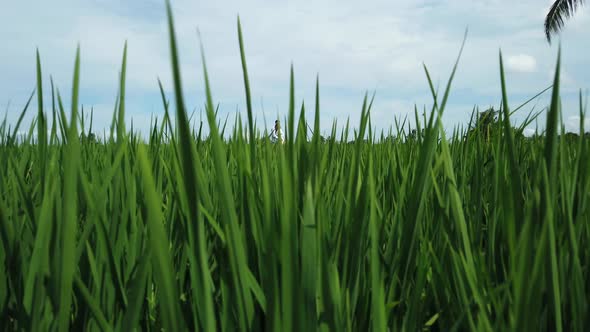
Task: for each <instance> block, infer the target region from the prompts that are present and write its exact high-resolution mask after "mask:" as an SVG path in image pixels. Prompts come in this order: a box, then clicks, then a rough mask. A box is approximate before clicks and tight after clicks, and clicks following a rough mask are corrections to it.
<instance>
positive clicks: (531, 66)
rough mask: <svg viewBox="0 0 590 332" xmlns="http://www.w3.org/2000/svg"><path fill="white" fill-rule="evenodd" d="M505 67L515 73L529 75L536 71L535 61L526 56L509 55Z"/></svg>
mask: <svg viewBox="0 0 590 332" xmlns="http://www.w3.org/2000/svg"><path fill="white" fill-rule="evenodd" d="M506 67H507V68H508V69H510V70H512V71H516V72H524V73H531V72H534V71H535V70H536V69H537V60H535V58H534V57H532V56H530V55H527V54H518V55H511V56H509V57H508V59H507V60H506Z"/></svg>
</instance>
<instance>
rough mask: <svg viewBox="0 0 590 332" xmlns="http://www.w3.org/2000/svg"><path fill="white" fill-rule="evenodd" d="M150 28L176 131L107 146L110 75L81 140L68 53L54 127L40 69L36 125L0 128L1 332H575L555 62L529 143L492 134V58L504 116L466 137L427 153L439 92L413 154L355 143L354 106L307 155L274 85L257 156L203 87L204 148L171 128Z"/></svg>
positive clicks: (577, 195)
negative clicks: (497, 108)
mask: <svg viewBox="0 0 590 332" xmlns="http://www.w3.org/2000/svg"><path fill="white" fill-rule="evenodd" d="M169 14H170V12H169ZM169 22H170V40H171V51H172V56H171V59H172V66H173V73H174V83H175V86H174V92H175V98H174V100H175V103H174V104H169V102H168V99H167V97H166V96H165V95H164V93H162V98H163V105H164V107H165V109H166V114H168V110H169V109H170V113H172V112H175V114H176V121H175V122H174V123H172V122H171V121H169V117H168V116H167V117H165V118H164V120H163V121H161V122H160V123H159V124H158V123H154V124H153V126H152V131H151V133H150V135H149V140H148V141H146V142H144V141H142V140H141V139H140V138H139V136H137V135H136V134H134V133H132V132H126V131H125V123H124V119H125V114H124V113H125V111H124V105H125V91H124V87H125V62H126V61H125V58H126V57H125V56H124V60H123V68H122V75H121V82H120V93H119V98H118V103H117V106H116V109H115V114H114V116H113V127H112V132H111V134H112V135H111V139H108V140H106V141H104V142H102V141H101V142H97V141H95V140H94V139H93V138H94V137H93V136H92V135H91V134H89V133H88V132H85V133H84V135H81V132H82V131H83V130H84V129H83V128H84V127H86V125H85V124H84V123H83V121H82V119H83V118H84V117H79V116H78V114H79V113H78V110H77V105H78V104H79V102H78V97H77V91H78V80H79V77H78V72H79V59H80V57H79V53H78V55H77V57H76V66H75V74H74V84H73V98H72V99H73V100H72V103H71V105H72V107H71V111H70V118H69V119H68V118H67V116H66V111H65V107H64V104H63V102H62V100H61V98H60V97H59V93H58V92H57V91H56V90H54V91H51V96H52V100H53V101H54V102H53V103H52V105H50V107H49V108H48V109H50V110H51V111H50V112H49V114H52V115H53V116H52V117H50V118H48V117H47V116H46V115H45V114H46V113H48V112H46V111H45V109H44V107H46V105H43V104H42V100H43V99H42V97H41V96H42V91H41V86H42V84H41V82H42V72H41V64H40V61H39V62H38V63H37V66H38V67H37V68H38V81H39V82H38V89H37V95H38V96H39V99H38V100H39V110H38V117H37V121H36V125H35V126H33V127H31V129H30V134H29V135H28V136H27V137H25V138H24V139H22V140H16V134H17V132H18V129H19V128H18V127H17V128H14V129H10V128H9V127H8V126H7V124H6V122H4V124H3V125H2V126H1V127H0V140H1V142H0V194H1V196H0V248H1V250H0V264H1V265H2V268H1V269H0V330H2V331H12V330H26V331H47V330H52V331H65V330H68V329H70V330H74V331H87V330H103V331H110V330H117V331H132V330H133V329H134V328H138V329H139V330H143V331H155V330H158V331H159V330H160V329H161V328H164V329H165V330H166V331H182V330H201V331H214V330H224V331H234V330H244V331H245V330H250V331H262V330H264V331H271V330H272V331H291V330H293V331H302V330H304V329H306V330H307V329H309V330H310V331H314V330H331V331H365V330H369V329H371V330H375V331H386V330H388V329H390V330H392V331H393V330H404V331H416V330H421V329H423V328H427V329H432V330H441V331H452V330H485V331H506V330H511V331H533V330H534V331H537V330H545V331H555V330H557V331H561V330H574V331H582V330H585V329H586V328H587V327H588V326H589V325H590V321H589V318H588V315H587V312H588V302H587V300H588V296H587V295H588V291H589V289H588V282H587V280H589V279H588V273H589V270H588V269H589V267H590V243H589V241H590V228H589V227H588V220H590V210H589V208H590V207H589V204H588V203H589V202H590V196H589V195H590V194H589V193H590V158H588V153H589V152H590V146H589V143H590V142H589V141H588V139H587V138H585V135H581V136H579V137H577V138H573V139H572V138H569V139H565V138H564V136H563V135H559V131H560V129H561V126H559V125H558V123H559V114H560V109H559V103H558V97H559V94H558V91H559V68H560V65H559V60H558V64H557V69H556V75H555V82H554V84H553V97H552V104H551V106H550V107H549V108H548V111H547V112H548V116H547V128H546V129H547V130H546V133H545V135H543V136H537V137H535V138H525V137H523V136H522V135H518V131H515V130H513V128H512V127H511V125H510V119H509V115H510V109H509V107H508V105H509V103H508V100H507V99H506V85H505V82H504V75H503V69H502V61H501V56H500V66H501V70H500V75H501V78H502V92H503V97H504V98H503V107H502V111H501V112H500V113H499V114H498V121H495V122H493V125H492V126H494V128H496V129H497V130H486V134H485V135H477V134H475V135H463V134H462V133H461V132H459V131H457V132H456V133H454V134H453V135H452V137H445V133H444V131H443V130H442V124H441V120H440V117H441V116H442V114H443V112H444V108H445V104H446V100H447V98H448V97H449V91H450V85H451V80H449V84H448V86H447V88H446V90H445V91H444V94H443V95H440V96H439V95H438V94H437V93H436V91H435V90H434V89H432V93H433V99H434V101H435V102H434V103H433V104H434V106H433V108H432V110H431V112H430V113H429V114H430V116H428V117H427V118H426V119H425V121H424V122H422V125H423V127H422V128H418V132H421V133H423V135H418V136H416V137H413V138H408V139H404V138H403V133H402V130H401V129H400V130H399V131H398V133H397V134H398V135H397V136H398V138H399V139H395V140H375V139H374V137H375V136H377V135H376V133H374V132H373V129H372V127H371V126H370V109H371V101H370V100H369V99H368V98H366V99H365V101H364V103H363V106H362V116H361V121H360V123H361V124H360V127H359V128H357V131H356V132H355V133H354V134H353V135H349V134H348V128H346V129H344V130H343V131H342V136H341V137H342V140H335V139H334V138H335V137H336V136H337V135H336V134H337V132H336V129H334V130H333V132H332V135H331V137H332V138H331V139H329V140H322V139H321V137H320V136H319V128H320V126H319V112H320V110H319V95H320V91H319V90H320V89H319V84H318V88H317V90H316V93H317V95H316V96H317V97H316V101H315V107H314V114H315V119H313V121H312V122H313V127H314V132H315V133H316V134H314V135H312V136H311V137H306V134H305V133H306V132H307V131H306V129H307V121H306V119H305V117H304V115H305V112H304V110H303V109H302V110H301V112H297V113H299V114H300V116H299V118H298V119H296V110H295V106H294V105H295V91H294V89H293V86H294V85H293V82H294V75H293V71H292V72H291V97H290V101H289V105H290V108H289V116H288V121H287V125H286V136H287V141H286V143H285V144H284V145H280V144H279V145H275V144H272V143H270V142H269V141H268V139H263V137H264V135H262V134H261V133H260V130H259V129H258V128H257V127H256V124H255V123H254V122H253V116H252V108H251V105H250V102H248V108H247V111H248V120H249V121H247V124H248V128H249V129H248V130H247V131H246V129H245V128H244V127H245V126H243V125H242V122H241V121H237V122H236V124H235V126H234V128H233V131H232V133H231V135H230V136H231V138H230V139H228V140H222V139H221V137H223V136H222V133H220V131H219V130H220V129H219V128H218V126H217V119H216V117H215V109H214V106H213V105H214V101H213V99H212V97H211V93H210V92H211V90H210V89H209V84H208V79H207V72H206V70H204V73H205V85H206V88H207V115H208V123H209V125H210V129H211V135H209V136H207V137H202V136H201V133H200V131H195V130H193V128H191V127H190V126H189V122H188V119H187V112H186V110H185V108H184V102H183V99H182V94H183V92H182V87H181V85H180V81H181V80H180V68H179V67H178V62H177V54H176V41H175V38H174V29H173V24H172V19H171V14H170V20H169ZM239 35H240V49H241V51H242V53H241V54H242V62H243V69H244V81H245V83H246V84H245V87H246V89H245V91H246V96H247V100H248V101H249V100H250V95H249V87H248V78H247V70H246V61H245V56H244V53H245V52H244V47H243V43H242V38H241V31H240V32H239ZM203 63H204V61H203ZM204 67H205V66H204ZM455 68H456V66H455ZM426 73H427V76H428V71H426ZM453 73H454V70H453ZM451 79H452V76H451ZM428 81H429V82H430V79H429V76H428ZM430 86H431V88H432V84H430ZM162 91H163V89H162ZM25 111H26V109H25ZM580 112H581V113H583V107H582V101H581V100H580ZM583 118H584V117H583V114H582V119H583ZM417 119H418V116H417ZM392 121H393V120H392ZM582 124H583V122H582V123H581V125H582ZM35 128H37V129H38V130H37V139H35V140H33V139H32V138H31V137H33V136H34V135H33V133H34V131H35ZM486 128H488V127H486ZM246 132H247V133H248V135H246ZM581 132H582V133H583V132H584V129H583V127H582V128H581ZM115 133H116V134H117V135H115ZM81 136H82V137H83V138H84V139H82V140H80V139H79V138H80V137H81ZM115 136H116V138H115ZM350 136H353V138H354V139H353V141H352V143H351V144H349V143H344V142H346V141H348V139H347V138H350ZM365 138H366V139H365ZM250 142H253V143H250ZM254 142H255V143H254Z"/></svg>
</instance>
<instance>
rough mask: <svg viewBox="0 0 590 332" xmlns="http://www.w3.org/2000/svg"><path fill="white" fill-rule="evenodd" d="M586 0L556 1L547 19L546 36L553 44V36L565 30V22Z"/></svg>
mask: <svg viewBox="0 0 590 332" xmlns="http://www.w3.org/2000/svg"><path fill="white" fill-rule="evenodd" d="M583 2H584V0H556V1H555V2H554V3H553V5H552V6H551V8H550V9H549V12H548V13H547V16H546V17H545V35H546V36H547V41H549V43H551V35H552V34H554V33H558V32H559V31H560V30H561V28H563V24H564V21H565V20H566V19H568V18H570V17H571V16H573V14H574V13H575V11H576V9H578V7H579V5H581V4H582V3H583Z"/></svg>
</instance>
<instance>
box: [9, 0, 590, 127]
mask: <svg viewBox="0 0 590 332" xmlns="http://www.w3.org/2000/svg"><path fill="white" fill-rule="evenodd" d="M505 3H506V2H505V1H500V0H470V1H467V0H448V1H440V2H433V1H431V0H428V1H417V2H403V3H396V2H392V1H389V0H376V1H372V2H371V3H370V4H361V3H346V4H343V3H340V2H335V1H322V2H314V3H311V2H296V3H288V4H287V3H268V2H264V1H253V0H249V1H241V2H238V1H225V2H224V3H218V2H206V3H201V2H199V3H196V2H192V1H188V0H177V1H174V2H173V7H174V17H175V23H176V32H177V37H178V43H179V46H180V57H181V66H182V69H183V72H182V76H183V83H184V88H185V90H184V92H185V95H186V97H187V103H188V104H189V105H188V106H189V108H190V109H191V110H192V108H193V107H195V106H197V107H200V106H201V105H202V103H203V100H202V89H203V79H202V68H201V62H200V54H199V48H198V39H197V33H196V28H197V27H198V28H199V29H200V31H201V34H202V38H203V44H204V47H205V55H206V58H207V65H208V71H209V75H210V79H211V84H212V88H213V97H214V99H215V101H216V102H219V103H220V105H221V106H220V109H221V114H223V116H225V114H228V113H230V114H233V113H234V112H235V110H236V105H237V106H239V109H240V110H242V111H243V110H244V109H245V106H244V104H245V103H244V99H245V97H244V91H243V80H242V72H241V63H240V58H239V49H238V42H237V27H236V16H237V14H240V17H241V20H242V27H243V29H244V30H243V32H244V41H245V45H246V57H247V62H248V70H249V76H250V86H251V89H252V96H253V103H254V108H255V116H257V117H258V118H260V119H261V118H262V111H261V108H262V107H260V102H259V101H260V100H261V98H264V106H265V114H264V115H265V116H266V117H267V121H270V120H269V118H270V117H271V115H272V116H273V117H274V116H275V114H277V109H278V112H279V113H280V115H281V116H282V115H284V114H286V109H287V105H288V98H289V66H290V64H291V63H293V64H294V69H295V84H296V87H295V92H296V98H297V105H300V104H301V100H302V99H305V101H306V104H307V105H309V106H311V105H312V104H313V98H314V92H315V91H314V84H315V77H316V74H318V73H319V75H320V85H321V92H320V93H321V96H322V97H321V104H322V126H323V129H324V130H329V129H330V126H331V124H332V121H331V120H332V119H339V124H343V123H344V122H345V120H346V118H347V117H350V119H351V123H352V120H354V121H356V120H357V119H358V117H359V115H360V109H361V103H362V97H363V95H364V92H365V91H366V90H368V91H369V92H372V91H373V90H376V92H377V97H376V100H375V103H374V110H375V113H374V114H375V119H376V120H377V119H378V121H375V123H376V124H378V125H381V126H382V127H384V128H389V127H390V126H391V125H393V123H394V121H393V116H398V117H403V116H405V115H406V114H410V116H409V118H413V105H414V103H417V104H418V106H419V107H421V106H422V105H424V104H426V105H427V108H428V109H429V106H430V105H431V102H432V99H431V98H430V91H429V88H428V83H427V81H426V75H425V73H424V69H423V67H422V64H423V63H425V64H426V65H427V67H428V70H429V72H430V75H431V78H432V79H433V83H434V84H435V86H438V87H439V93H442V92H443V91H444V88H445V85H446V82H447V79H448V75H449V74H450V71H451V68H452V65H453V63H454V61H455V59H456V56H457V53H458V51H459V47H460V43H461V41H462V38H463V32H464V29H465V28H466V27H469V35H468V39H467V42H466V45H465V49H464V52H463V55H462V57H461V60H460V62H459V67H458V70H457V73H456V76H455V79H454V82H453V86H452V90H451V95H450V99H449V106H448V111H447V112H446V113H445V116H446V117H448V119H451V120H449V123H456V122H460V121H461V119H463V120H464V122H466V121H468V120H469V119H468V114H469V113H470V111H471V108H472V107H473V105H474V104H479V105H484V106H487V105H489V104H494V105H496V104H497V103H498V101H499V95H500V91H501V90H500V75H499V62H498V51H499V48H501V49H502V52H503V54H509V55H511V56H508V57H505V59H506V62H505V63H506V65H507V67H508V69H509V70H510V72H516V73H519V72H526V73H527V75H518V74H514V75H507V76H508V81H507V85H508V93H509V99H510V102H511V104H513V102H515V101H519V100H526V99H528V97H531V96H533V95H534V94H536V93H537V92H539V91H540V90H542V89H543V88H545V87H547V86H548V85H550V84H551V80H552V75H551V76H550V77H549V76H548V75H547V74H546V73H547V72H551V73H553V70H554V66H555V59H556V55H557V51H556V46H555V45H551V46H550V45H548V44H547V42H546V40H545V36H544V34H543V28H542V27H543V18H544V16H543V15H542V14H544V11H545V10H546V8H545V7H546V6H545V4H539V3H538V1H536V0H523V1H520V2H518V3H516V4H513V5H512V6H511V10H510V11H506V10H505ZM5 7H7V8H4V7H3V11H2V12H1V13H0V40H2V41H3V52H1V53H0V72H2V73H3V75H2V77H0V105H5V104H6V102H7V101H8V100H12V102H13V105H15V107H13V109H14V108H18V107H20V105H19V103H24V102H25V101H26V98H27V97H28V94H29V93H30V90H31V89H32V88H33V87H34V84H35V68H34V63H35V59H34V48H35V46H39V47H40V50H41V56H42V62H43V70H44V74H45V77H46V78H47V76H48V75H49V74H53V76H54V79H55V81H56V83H57V84H58V86H59V87H60V90H61V92H62V96H63V97H64V101H65V102H66V104H68V103H69V99H68V96H67V95H68V92H69V91H70V89H71V88H70V87H71V77H72V68H73V60H74V51H75V46H76V43H77V42H80V44H81V54H82V81H81V83H82V91H81V92H82V96H81V97H82V101H83V102H84V103H85V104H93V105H100V107H101V108H103V109H104V112H105V115H104V117H105V123H107V122H108V120H106V119H110V115H111V114H110V112H112V106H109V105H112V104H113V101H114V98H115V94H116V90H117V85H118V80H117V79H118V73H119V70H120V65H121V55H122V51H123V43H124V41H125V40H128V42H129V50H128V52H129V58H128V72H127V79H128V80H127V95H128V99H127V102H128V110H129V112H128V114H129V115H132V114H136V115H137V116H140V115H142V114H143V116H144V118H145V117H147V118H149V116H148V115H146V114H150V113H151V112H155V113H158V112H159V113H160V114H161V109H162V107H161V105H160V102H159V100H158V99H157V97H158V87H157V82H156V77H160V78H161V79H162V81H163V84H164V87H165V89H166V90H167V92H168V93H169V92H170V91H169V90H170V89H171V86H172V84H171V73H170V61H169V45H168V31H167V26H166V16H165V11H164V2H163V1H155V0H146V1H144V2H141V3H134V4H125V3H120V2H115V1H112V0H105V1H101V2H98V1H91V2H83V3H82V2H75V1H64V0H61V1H59V0H58V1H57V3H55V2H54V3H52V4H37V5H36V6H34V7H33V8H32V9H31V8H29V6H27V5H24V4H20V3H18V2H11V3H10V4H9V5H7V6H5ZM579 12H580V13H581V12H583V10H580V11H579ZM23 17H27V18H28V20H23V19H22V18H23ZM49 17H51V19H49ZM574 23H575V24H574ZM566 25H570V26H571V29H564V32H563V33H562V35H563V39H564V42H563V45H562V73H563V74H562V76H563V77H565V78H566V79H567V86H566V87H567V88H568V89H570V88H571V89H572V90H574V89H578V88H582V89H585V88H588V83H589V82H588V77H590V72H589V69H588V68H590V66H589V65H590V60H588V58H587V57H586V56H585V54H586V53H587V52H585V46H584V45H585V40H586V38H587V36H586V33H585V31H587V29H588V27H590V22H589V20H588V19H587V16H584V15H577V18H576V19H575V22H574V20H571V21H570V22H566ZM564 82H565V81H564ZM44 87H45V91H46V92H47V91H49V85H48V80H47V79H46V82H45V86H44ZM564 91H565V90H564ZM567 91H569V90H567ZM169 96H171V94H170V93H169ZM17 106H18V107H17ZM394 106H395V107H394ZM406 108H407V109H406ZM466 114H467V115H466ZM14 117H15V118H16V117H17V115H16V116H14ZM9 118H12V115H11V116H9ZM324 119H326V120H325V121H324ZM136 123H137V124H138V125H139V123H140V122H139V121H138V122H136ZM141 123H142V124H145V123H146V121H141ZM148 125H149V123H148Z"/></svg>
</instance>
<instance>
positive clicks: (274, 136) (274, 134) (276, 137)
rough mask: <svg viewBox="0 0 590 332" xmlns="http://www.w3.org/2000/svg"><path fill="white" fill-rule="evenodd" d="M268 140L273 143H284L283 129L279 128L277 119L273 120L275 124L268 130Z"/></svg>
mask: <svg viewBox="0 0 590 332" xmlns="http://www.w3.org/2000/svg"><path fill="white" fill-rule="evenodd" d="M270 140H271V142H273V143H278V142H280V143H284V142H285V140H284V138H283V131H282V130H281V123H280V122H279V120H276V121H275V126H274V128H273V129H272V131H271V132H270Z"/></svg>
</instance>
